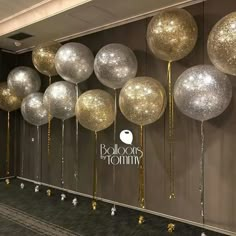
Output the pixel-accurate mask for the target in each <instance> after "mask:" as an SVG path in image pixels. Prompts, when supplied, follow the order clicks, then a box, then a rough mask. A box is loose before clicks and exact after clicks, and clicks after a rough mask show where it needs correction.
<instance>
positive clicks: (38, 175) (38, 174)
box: [36, 126, 42, 182]
mask: <svg viewBox="0 0 236 236" xmlns="http://www.w3.org/2000/svg"><path fill="white" fill-rule="evenodd" d="M39 129H40V128H39V126H37V148H38V162H37V163H36V168H37V170H36V180H37V181H38V182H41V172H42V156H41V149H40V134H39Z"/></svg>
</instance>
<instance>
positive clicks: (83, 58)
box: [55, 43, 94, 84]
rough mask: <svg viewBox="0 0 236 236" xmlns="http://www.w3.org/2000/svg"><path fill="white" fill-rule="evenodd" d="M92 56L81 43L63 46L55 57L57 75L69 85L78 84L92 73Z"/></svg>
mask: <svg viewBox="0 0 236 236" xmlns="http://www.w3.org/2000/svg"><path fill="white" fill-rule="evenodd" d="M93 63H94V56H93V53H92V52H91V51H90V49H89V48H88V47H86V46H85V45H83V44H81V43H67V44H64V45H63V46H62V47H61V48H60V49H59V50H58V51H57V54H56V57H55V66H56V70H57V73H58V74H59V75H60V76H61V77H62V78H63V79H64V80H67V81H69V82H71V83H74V84H78V83H80V82H82V81H84V80H86V79H88V78H89V77H90V75H91V74H92V73H93Z"/></svg>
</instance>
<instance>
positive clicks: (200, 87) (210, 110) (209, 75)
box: [174, 65, 232, 121]
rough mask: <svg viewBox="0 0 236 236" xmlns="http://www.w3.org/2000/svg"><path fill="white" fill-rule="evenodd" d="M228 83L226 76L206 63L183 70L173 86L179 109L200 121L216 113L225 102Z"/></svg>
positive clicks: (230, 89)
mask: <svg viewBox="0 0 236 236" xmlns="http://www.w3.org/2000/svg"><path fill="white" fill-rule="evenodd" d="M231 97H232V86H231V83H230V80H229V79H228V77H227V75H225V74H223V73H222V72H220V71H219V70H217V69H216V68H215V67H213V66H210V65H199V66H194V67H191V68H189V69H187V70H186V71H184V72H183V73H182V74H181V75H180V77H179V78H178V79H177V81H176V83H175V86H174V99H175V103H176V105H177V107H178V108H179V110H180V111H181V112H182V113H184V114H185V115H187V116H189V117H191V118H193V119H195V120H200V121H205V120H209V119H211V118H214V117H216V116H218V115H220V114H221V113H222V112H223V111H224V110H225V109H226V108H227V107H228V105H229V103H230V100H231Z"/></svg>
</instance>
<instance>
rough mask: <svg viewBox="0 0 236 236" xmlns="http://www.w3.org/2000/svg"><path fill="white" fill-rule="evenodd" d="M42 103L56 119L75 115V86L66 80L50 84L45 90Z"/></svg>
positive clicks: (64, 118)
mask: <svg viewBox="0 0 236 236" xmlns="http://www.w3.org/2000/svg"><path fill="white" fill-rule="evenodd" d="M43 103H44V105H45V106H46V108H47V110H48V111H50V114H51V115H52V116H54V117H56V118H58V119H62V120H66V119H68V118H71V117H73V116H74V115H75V104H76V91H75V86H74V85H73V84H71V83H69V82H66V81H59V82H56V83H53V84H51V85H50V86H49V87H48V88H47V89H46V91H45V93H44V96H43Z"/></svg>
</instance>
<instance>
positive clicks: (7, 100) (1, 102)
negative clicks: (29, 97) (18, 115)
mask: <svg viewBox="0 0 236 236" xmlns="http://www.w3.org/2000/svg"><path fill="white" fill-rule="evenodd" d="M21 101H22V100H21V98H20V97H18V96H16V95H15V94H14V93H13V92H12V91H11V90H10V89H9V88H8V86H7V83H6V82H2V83H0V109H2V110H4V111H8V112H10V111H15V110H17V109H19V108H20V106H21Z"/></svg>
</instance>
